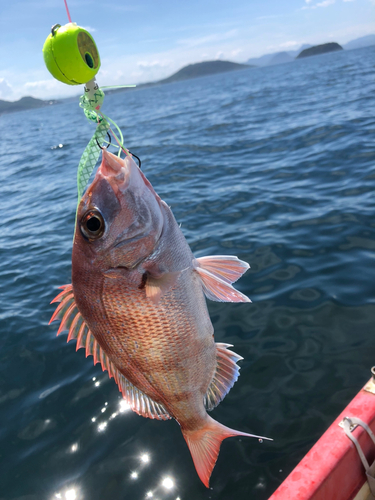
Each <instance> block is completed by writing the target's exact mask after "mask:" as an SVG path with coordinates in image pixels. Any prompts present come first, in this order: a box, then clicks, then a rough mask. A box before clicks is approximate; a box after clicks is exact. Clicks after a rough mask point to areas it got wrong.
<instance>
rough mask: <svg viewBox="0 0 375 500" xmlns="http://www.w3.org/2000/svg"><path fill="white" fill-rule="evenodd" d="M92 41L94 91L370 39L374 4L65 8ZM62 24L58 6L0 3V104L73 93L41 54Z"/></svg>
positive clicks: (233, 1)
mask: <svg viewBox="0 0 375 500" xmlns="http://www.w3.org/2000/svg"><path fill="white" fill-rule="evenodd" d="M67 2H68V6H69V10H70V14H71V18H72V21H73V22H76V23H77V24H78V25H79V26H82V27H83V28H86V29H87V30H88V31H89V32H90V33H91V35H92V36H93V38H94V40H95V42H96V44H97V46H98V49H99V53H100V57H101V69H100V71H99V73H98V75H97V82H98V84H99V85H102V86H104V85H121V84H134V83H142V82H149V81H155V80H160V79H162V78H165V77H167V76H170V75H171V74H173V73H174V72H176V71H177V70H179V69H180V68H182V67H183V66H186V65H187V64H191V63H196V62H201V61H207V60H213V59H224V60H230V61H235V62H246V61H247V60H248V59H249V58H251V57H258V56H261V55H263V54H266V53H271V52H278V51H283V50H293V49H297V48H299V47H300V46H301V45H302V44H304V43H308V44H310V45H317V44H321V43H326V42H332V41H334V42H338V43H340V44H345V43H346V42H348V41H350V40H353V39H355V38H359V37H361V36H365V35H368V34H373V33H375V0H230V1H229V0H188V1H186V0H184V1H182V0H137V1H128V0H106V1H102V2H99V1H93V0H67ZM67 22H68V17H67V13H66V10H65V5H64V1H63V0H10V1H6V0H0V99H6V100H9V101H14V100H17V99H19V98H20V97H22V96H25V95H31V96H33V97H37V98H40V99H53V98H62V97H68V96H73V95H78V94H80V92H81V91H82V87H81V86H70V85H66V84H64V83H61V82H58V81H57V80H55V79H54V78H53V77H52V76H51V75H50V73H49V72H48V71H47V69H46V67H45V65H44V61H43V55H42V47H43V44H44V41H45V39H46V38H47V36H48V34H49V33H50V30H51V26H52V25H54V24H56V23H59V24H61V25H63V24H66V23H67Z"/></svg>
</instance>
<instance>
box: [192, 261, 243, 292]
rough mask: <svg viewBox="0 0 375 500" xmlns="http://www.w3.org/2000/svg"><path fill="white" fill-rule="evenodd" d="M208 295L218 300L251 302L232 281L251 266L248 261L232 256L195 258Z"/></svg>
mask: <svg viewBox="0 0 375 500" xmlns="http://www.w3.org/2000/svg"><path fill="white" fill-rule="evenodd" d="M193 267H194V270H195V271H196V272H197V273H198V274H199V277H200V279H201V284H202V287H203V291H204V293H205V295H206V297H207V298H208V299H210V300H215V301H216V302H251V300H250V299H249V298H248V297H246V295H244V294H243V293H241V292H239V291H238V290H236V289H235V288H233V286H232V283H233V282H234V281H236V280H238V278H239V277H240V276H241V275H242V274H243V273H244V272H245V271H246V269H248V268H249V266H248V264H246V262H244V261H242V260H239V259H237V257H231V256H228V257H227V256H218V257H201V258H199V259H194V260H193Z"/></svg>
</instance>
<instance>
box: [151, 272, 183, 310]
mask: <svg viewBox="0 0 375 500" xmlns="http://www.w3.org/2000/svg"><path fill="white" fill-rule="evenodd" d="M179 274H180V272H179V271H177V272H170V273H164V274H161V276H160V277H159V276H153V275H152V274H149V273H147V277H146V284H145V290H146V297H147V298H148V299H150V300H151V301H152V302H153V303H154V304H157V303H158V302H159V300H160V299H161V297H162V296H163V295H165V294H166V293H167V292H168V291H169V290H170V289H171V288H172V287H173V286H174V285H175V283H176V281H177V278H178V276H179Z"/></svg>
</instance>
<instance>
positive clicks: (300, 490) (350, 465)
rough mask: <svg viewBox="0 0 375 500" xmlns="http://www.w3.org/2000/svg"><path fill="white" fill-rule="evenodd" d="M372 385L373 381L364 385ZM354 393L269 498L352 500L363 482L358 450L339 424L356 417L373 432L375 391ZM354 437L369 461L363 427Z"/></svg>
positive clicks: (371, 456)
mask: <svg viewBox="0 0 375 500" xmlns="http://www.w3.org/2000/svg"><path fill="white" fill-rule="evenodd" d="M369 384H370V386H371V384H372V385H373V387H374V388H375V384H374V382H373V381H372V380H370V381H369V383H368V384H366V386H365V387H366V388H368V387H369ZM365 387H364V388H363V389H362V390H361V391H360V392H359V393H358V394H357V395H356V396H355V398H354V399H353V400H352V401H351V402H350V404H349V405H348V406H347V407H346V408H345V410H344V411H343V412H342V413H341V414H340V415H339V416H338V417H337V419H336V420H335V421H334V422H333V424H332V425H331V426H330V427H329V429H328V430H327V431H326V432H325V433H324V434H323V436H322V437H321V438H320V439H319V441H318V442H317V443H316V444H315V445H314V446H313V448H311V450H310V451H309V452H308V453H307V455H306V456H305V457H304V458H303V459H302V460H301V462H300V463H299V464H298V465H297V467H296V468H295V469H294V470H293V471H292V472H291V473H290V474H289V476H288V477H287V478H286V479H285V481H284V482H283V483H282V484H281V485H280V486H279V488H278V489H277V490H276V491H275V493H274V494H273V495H272V496H271V497H270V498H269V500H352V499H354V497H355V496H356V494H357V493H358V491H359V490H360V489H361V487H362V486H363V485H364V483H365V482H366V474H365V470H364V467H363V465H362V462H361V459H360V457H359V455H358V452H357V450H356V448H355V446H354V444H353V443H352V441H351V440H350V439H349V438H348V437H347V436H346V434H345V432H344V430H343V429H342V427H340V426H339V423H340V422H341V421H342V420H343V419H344V417H357V418H359V419H361V420H362V421H363V422H365V423H366V424H367V425H369V427H370V428H371V430H372V431H373V432H375V394H373V393H371V392H368V391H367V390H365ZM353 435H354V437H356V438H357V439H358V441H359V444H360V445H361V447H362V450H363V451H364V454H365V456H366V457H367V460H368V462H369V463H370V464H371V463H372V462H373V461H374V459H375V450H374V444H373V442H372V440H371V439H370V437H369V436H368V434H367V432H366V431H365V430H364V429H363V428H362V427H357V428H356V429H355V430H354V431H353Z"/></svg>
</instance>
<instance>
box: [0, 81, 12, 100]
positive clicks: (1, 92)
mask: <svg viewBox="0 0 375 500" xmlns="http://www.w3.org/2000/svg"><path fill="white" fill-rule="evenodd" d="M12 95H13V88H12V86H11V85H10V83H8V81H7V80H5V78H0V98H1V99H9V97H12Z"/></svg>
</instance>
